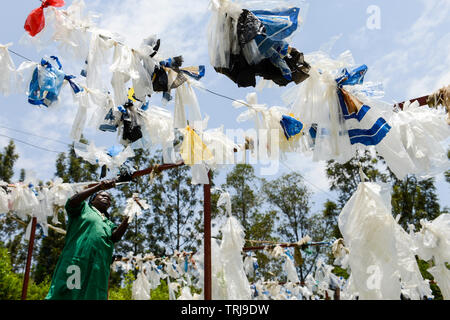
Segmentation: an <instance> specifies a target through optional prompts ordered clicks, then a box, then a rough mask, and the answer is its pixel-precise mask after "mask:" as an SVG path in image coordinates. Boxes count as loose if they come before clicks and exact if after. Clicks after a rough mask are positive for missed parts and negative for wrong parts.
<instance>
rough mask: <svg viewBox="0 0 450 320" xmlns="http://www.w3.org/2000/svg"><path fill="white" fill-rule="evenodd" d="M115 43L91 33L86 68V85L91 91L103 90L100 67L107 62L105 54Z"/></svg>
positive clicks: (102, 75)
mask: <svg viewBox="0 0 450 320" xmlns="http://www.w3.org/2000/svg"><path fill="white" fill-rule="evenodd" d="M114 43H115V41H114V40H112V39H111V38H107V37H104V36H102V35H100V34H99V33H97V32H92V34H91V41H90V44H89V54H88V57H87V66H86V85H87V87H88V88H91V89H99V90H103V88H104V84H103V81H102V79H103V78H104V74H103V73H102V66H103V65H104V64H105V63H107V62H108V59H107V53H108V51H109V50H110V49H111V48H112V47H113V46H114Z"/></svg>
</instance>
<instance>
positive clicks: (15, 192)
mask: <svg viewBox="0 0 450 320" xmlns="http://www.w3.org/2000/svg"><path fill="white" fill-rule="evenodd" d="M10 200H11V207H10V209H11V211H13V212H14V213H16V214H17V216H18V217H19V218H20V219H21V220H27V216H29V215H31V213H32V211H33V209H34V208H35V207H37V206H39V200H38V199H37V197H36V194H35V193H34V192H33V191H32V190H31V188H30V187H29V186H28V185H26V184H17V185H16V186H15V188H12V190H11V195H10Z"/></svg>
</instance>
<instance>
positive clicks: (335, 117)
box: [283, 52, 356, 163]
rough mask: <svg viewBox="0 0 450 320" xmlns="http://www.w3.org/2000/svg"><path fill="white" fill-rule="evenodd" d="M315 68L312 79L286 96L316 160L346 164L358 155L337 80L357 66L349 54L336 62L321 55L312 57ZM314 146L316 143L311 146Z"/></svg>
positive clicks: (310, 77) (309, 57) (310, 57)
mask: <svg viewBox="0 0 450 320" xmlns="http://www.w3.org/2000/svg"><path fill="white" fill-rule="evenodd" d="M307 59H308V61H310V63H311V65H312V67H311V70H310V72H309V78H308V80H306V81H305V82H303V83H302V84H300V85H299V86H297V87H293V88H292V89H290V90H288V91H287V92H286V93H285V94H284V95H283V100H284V101H285V103H286V104H287V105H289V106H290V112H289V113H292V114H293V115H294V116H295V117H296V118H298V119H301V122H302V123H303V125H304V127H305V131H306V132H307V133H311V134H308V135H307V137H306V135H305V138H303V139H302V140H303V144H304V146H306V147H308V145H310V146H311V150H312V152H313V160H314V161H329V160H335V161H337V162H339V163H345V162H347V161H348V160H350V159H351V158H352V157H353V155H354V154H355V152H356V147H355V146H352V145H351V143H350V138H349V136H348V129H347V124H346V122H345V120H344V117H343V115H342V111H341V107H340V105H339V100H338V96H337V93H336V92H337V89H338V87H337V83H336V81H335V79H336V76H337V70H341V69H342V68H344V67H348V66H350V65H352V64H353V58H352V56H351V54H350V53H349V52H344V53H343V54H341V55H340V56H339V58H338V59H336V60H333V59H331V58H329V57H328V55H326V54H324V53H321V52H318V53H313V54H311V55H308V57H307ZM311 143H313V144H312V145H311Z"/></svg>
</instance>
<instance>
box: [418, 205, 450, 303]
mask: <svg viewBox="0 0 450 320" xmlns="http://www.w3.org/2000/svg"><path fill="white" fill-rule="evenodd" d="M420 224H421V225H422V230H420V232H417V233H416V234H414V238H415V244H416V246H417V255H418V256H419V257H420V258H421V259H423V260H425V261H429V260H433V262H434V265H435V266H434V267H432V268H430V269H428V272H430V273H431V274H432V275H433V277H434V278H435V281H436V282H437V285H438V286H439V288H440V289H441V292H442V295H443V296H444V299H445V300H450V291H449V290H450V289H449V288H450V286H449V283H450V271H449V270H448V268H447V267H446V264H448V263H450V215H449V214H442V215H440V216H439V217H437V218H436V219H435V220H433V221H431V222H430V221H427V220H421V221H420Z"/></svg>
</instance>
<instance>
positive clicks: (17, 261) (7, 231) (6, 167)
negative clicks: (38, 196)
mask: <svg viewBox="0 0 450 320" xmlns="http://www.w3.org/2000/svg"><path fill="white" fill-rule="evenodd" d="M18 159H19V155H18V154H17V153H16V147H15V144H14V142H13V141H12V140H11V141H10V142H9V144H8V145H7V146H6V147H5V148H4V150H3V152H0V181H5V182H7V183H12V181H11V179H12V178H13V176H14V165H15V163H16V161H17V160H18ZM0 214H4V216H3V217H2V223H1V224H0V241H2V242H3V243H4V244H5V247H6V248H7V249H8V251H9V252H10V254H9V255H8V256H9V258H10V261H11V264H12V268H13V270H14V271H16V272H18V271H21V270H23V269H24V266H25V261H26V255H27V246H26V244H25V243H24V242H23V241H22V238H23V234H24V233H25V228H26V226H27V224H26V223H24V222H21V221H20V220H19V219H16V218H15V217H14V216H13V215H11V214H8V213H5V212H1V213H0Z"/></svg>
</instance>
